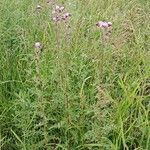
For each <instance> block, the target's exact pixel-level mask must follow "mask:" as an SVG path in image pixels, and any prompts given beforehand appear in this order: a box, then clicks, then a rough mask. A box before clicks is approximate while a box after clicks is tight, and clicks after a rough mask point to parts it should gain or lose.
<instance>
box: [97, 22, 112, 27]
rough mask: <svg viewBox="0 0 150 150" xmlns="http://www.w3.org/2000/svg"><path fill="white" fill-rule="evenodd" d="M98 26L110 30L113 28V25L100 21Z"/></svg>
mask: <svg viewBox="0 0 150 150" xmlns="http://www.w3.org/2000/svg"><path fill="white" fill-rule="evenodd" d="M96 26H97V27H100V28H108V27H110V26H112V23H111V22H105V21H99V22H98V23H96Z"/></svg>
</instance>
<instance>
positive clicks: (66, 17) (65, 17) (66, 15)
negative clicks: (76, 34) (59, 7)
mask: <svg viewBox="0 0 150 150" xmlns="http://www.w3.org/2000/svg"><path fill="white" fill-rule="evenodd" d="M69 17H71V14H70V13H65V14H64V15H63V17H62V19H63V20H67V19H68V18H69Z"/></svg>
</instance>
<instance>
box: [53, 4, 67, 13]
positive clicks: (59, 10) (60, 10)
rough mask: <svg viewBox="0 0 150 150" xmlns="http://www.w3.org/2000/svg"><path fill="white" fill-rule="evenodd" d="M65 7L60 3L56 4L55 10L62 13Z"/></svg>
mask: <svg viewBox="0 0 150 150" xmlns="http://www.w3.org/2000/svg"><path fill="white" fill-rule="evenodd" d="M64 9H65V7H63V6H58V5H56V6H55V12H59V13H61V12H63V10H64Z"/></svg>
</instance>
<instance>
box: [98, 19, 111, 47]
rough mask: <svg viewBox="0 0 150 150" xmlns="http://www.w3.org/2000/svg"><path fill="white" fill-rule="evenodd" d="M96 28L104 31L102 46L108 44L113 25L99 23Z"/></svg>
mask: <svg viewBox="0 0 150 150" xmlns="http://www.w3.org/2000/svg"><path fill="white" fill-rule="evenodd" d="M96 26H97V27H98V28H100V29H102V44H103V45H106V44H108V43H109V40H110V36H111V32H112V23H111V22H104V21H99V22H98V23H96Z"/></svg>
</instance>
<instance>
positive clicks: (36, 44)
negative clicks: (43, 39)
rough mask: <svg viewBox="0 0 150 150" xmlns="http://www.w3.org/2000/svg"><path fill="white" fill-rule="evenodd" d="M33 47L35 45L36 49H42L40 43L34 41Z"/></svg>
mask: <svg viewBox="0 0 150 150" xmlns="http://www.w3.org/2000/svg"><path fill="white" fill-rule="evenodd" d="M34 47H35V48H36V49H42V44H41V43H40V42H36V43H35V44H34Z"/></svg>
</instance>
